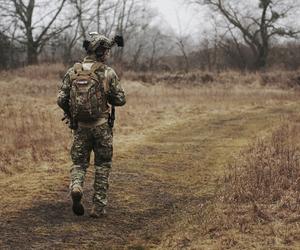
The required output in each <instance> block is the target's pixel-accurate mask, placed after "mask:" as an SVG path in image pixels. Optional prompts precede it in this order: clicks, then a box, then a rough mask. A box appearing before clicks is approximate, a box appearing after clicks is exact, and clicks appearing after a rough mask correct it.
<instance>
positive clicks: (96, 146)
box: [70, 122, 113, 209]
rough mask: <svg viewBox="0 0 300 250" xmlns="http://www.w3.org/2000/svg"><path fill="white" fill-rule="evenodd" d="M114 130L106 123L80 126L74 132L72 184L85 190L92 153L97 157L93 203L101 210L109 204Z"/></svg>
mask: <svg viewBox="0 0 300 250" xmlns="http://www.w3.org/2000/svg"><path fill="white" fill-rule="evenodd" d="M112 140H113V134H112V128H111V127H109V125H108V124H107V122H106V123H104V124H102V125H98V126H95V127H82V126H79V127H78V129H77V130H75V131H74V142H73V146H72V149H71V157H72V161H73V165H72V167H71V171H70V172H71V184H70V188H71V189H72V188H73V187H74V185H77V186H78V185H79V186H80V187H81V188H83V183H84V179H85V175H86V170H87V168H88V166H89V162H90V155H91V152H92V151H93V152H94V156H95V162H94V165H95V179H94V195H93V203H94V204H95V205H96V206H97V207H98V208H99V209H101V208H103V207H105V206H106V204H107V190H108V177H109V173H110V169H111V164H112V162H111V161H112V154H113V146H112Z"/></svg>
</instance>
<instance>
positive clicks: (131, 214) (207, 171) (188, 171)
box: [0, 105, 291, 249]
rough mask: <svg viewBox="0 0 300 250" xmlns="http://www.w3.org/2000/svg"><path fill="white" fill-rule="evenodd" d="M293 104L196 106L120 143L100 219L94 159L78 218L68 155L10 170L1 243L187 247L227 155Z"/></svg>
mask: <svg viewBox="0 0 300 250" xmlns="http://www.w3.org/2000/svg"><path fill="white" fill-rule="evenodd" d="M290 109H291V107H290V105H286V106H283V107H281V108H276V107H272V106H270V107H264V108H263V107H260V108H257V107H248V108H245V109H243V110H241V109H239V110H238V109H237V110H229V111H228V110H220V111H218V112H203V111H202V110H200V109H197V108H194V109H190V110H189V111H188V112H187V116H186V117H183V119H180V118H178V120H176V122H174V123H170V124H168V123H166V124H164V125H162V126H160V127H158V128H157V129H155V130H152V131H149V132H148V133H147V134H146V135H145V136H143V137H141V138H140V139H139V140H137V141H135V143H134V144H132V145H126V144H124V143H123V144H122V143H120V145H118V147H116V150H115V152H116V154H115V157H114V166H113V171H112V174H111V179H110V187H111V188H110V194H109V200H110V203H109V206H108V216H107V217H106V218H103V219H98V220H95V219H91V218H89V216H88V212H89V211H88V210H89V208H90V207H91V203H90V200H91V196H92V179H93V178H92V175H93V166H90V169H89V173H88V176H87V182H86V186H85V195H84V204H85V208H86V212H87V213H86V215H85V216H83V217H76V216H74V215H73V214H72V212H71V209H70V200H69V197H68V183H69V179H68V174H69V173H68V171H69V167H68V164H66V162H64V163H63V164H62V166H61V167H58V168H46V167H43V166H41V169H39V170H38V171H34V172H33V171H32V172H24V173H22V174H19V175H16V176H11V177H7V178H5V179H4V180H3V181H2V182H1V184H0V189H1V204H0V208H1V209H0V218H1V221H0V232H1V233H0V248H1V249H2V248H3V249H31V248H38V249H41V248H45V249H49V248H50V249H62V248H64V249H66V248H67V249H74V248H75V249H111V248H113V249H116V248H117V249H123V248H129V249H130V248H131V249H143V248H151V247H154V248H159V247H160V248H163V249H165V248H183V247H189V246H190V245H191V241H192V240H193V238H192V237H193V236H191V237H190V238H189V239H188V240H187V239H186V233H187V231H186V230H188V229H189V228H190V226H191V225H193V223H194V224H195V223H198V222H197V221H196V220H194V218H196V217H195V216H197V212H198V211H199V210H200V209H201V207H202V205H203V204H204V203H205V202H206V201H207V200H209V199H210V198H211V197H212V196H213V195H214V191H215V189H216V181H217V179H218V178H219V177H220V176H222V174H223V172H224V164H225V163H226V161H227V160H228V159H229V158H230V157H231V156H232V154H233V153H235V152H238V151H239V149H240V148H241V146H244V145H246V144H247V143H248V141H249V140H251V139H253V138H254V137H256V136H258V134H257V131H259V133H261V134H265V133H268V132H269V129H270V127H272V126H274V124H276V123H278V122H280V120H281V116H282V113H283V112H286V111H287V112H288V111H289V110H290ZM195 114H197V115H195ZM187 117H189V119H187ZM197 226H199V225H197ZM195 237H196V236H195ZM199 247H200V246H199Z"/></svg>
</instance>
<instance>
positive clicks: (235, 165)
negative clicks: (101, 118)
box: [0, 65, 300, 249]
mask: <svg viewBox="0 0 300 250" xmlns="http://www.w3.org/2000/svg"><path fill="white" fill-rule="evenodd" d="M61 68H62V67H61V65H49V66H46V65H44V66H35V67H28V68H25V69H21V70H17V71H14V72H2V73H1V74H2V77H1V81H0V86H1V88H0V93H1V95H2V98H1V99H0V104H1V105H0V107H1V118H2V119H1V124H0V134H1V137H0V140H1V147H0V178H1V182H0V188H1V190H2V194H3V195H2V196H1V205H0V216H1V220H0V229H1V232H3V233H2V235H1V236H0V246H1V245H2V246H7V247H12V248H13V249H19V248H20V249H21V248H22V249H24V248H26V249H27V248H57V249H62V248H64V249H66V248H67V249H102V248H105V249H111V248H112V249H116V248H118V249H123V248H125V249H126V248H129V249H148V248H155V249H224V248H235V249H249V248H259V249H287V248H290V249H297V247H298V246H299V244H300V239H299V237H298V236H297V234H299V229H298V228H299V221H300V220H298V217H297V216H296V215H297V212H298V211H299V209H298V206H296V205H295V204H297V202H295V201H297V197H298V196H299V193H298V191H297V188H295V186H294V185H292V184H291V183H290V182H288V184H285V185H284V181H282V180H283V179H284V178H281V179H280V178H278V179H276V180H278V183H279V181H281V182H280V183H283V184H282V185H279V184H278V185H275V184H274V183H273V184H272V185H271V184H270V178H269V179H268V178H265V179H264V178H263V177H264V176H265V175H266V174H264V171H262V170H261V169H263V168H260V169H258V170H259V171H260V172H259V171H256V169H255V167H257V166H267V167H269V168H272V169H274V173H275V174H274V175H272V176H271V177H272V178H273V177H274V178H275V177H276V176H277V177H278V176H284V177H286V179H288V180H289V179H291V180H292V181H291V182H293V183H294V182H295V183H298V174H297V173H298V172H297V170H298V162H297V160H295V161H287V159H286V158H284V156H285V155H288V156H291V157H294V158H297V157H296V156H297V152H298V151H297V150H298V149H297V143H298V138H299V136H298V135H299V128H298V126H297V125H293V124H297V121H299V115H298V112H299V111H300V108H299V107H300V106H299V105H300V101H299V96H300V95H299V92H298V91H297V89H296V88H291V85H292V84H290V83H291V82H292V80H289V84H286V83H283V82H282V83H278V84H277V83H276V84H272V83H273V82H274V81H273V80H272V79H277V81H278V73H277V78H276V77H275V78H272V77H271V76H273V75H272V74H271V73H270V74H269V75H268V74H266V73H265V75H263V76H261V75H259V74H246V75H245V74H240V73H236V72H227V73H222V74H219V75H212V76H213V79H212V81H206V80H203V79H208V78H207V77H206V78H205V75H206V74H207V73H205V74H204V73H203V75H202V76H201V74H202V73H201V74H200V73H197V74H199V75H197V74H196V73H195V74H194V75H196V79H194V78H193V77H192V76H187V78H186V79H187V80H186V82H184V78H182V77H179V76H177V78H176V77H175V76H168V77H166V76H161V77H156V78H155V79H154V80H153V79H152V78H150V80H149V81H148V82H147V81H146V80H148V78H145V79H146V80H145V79H144V78H143V79H144V80H143V79H142V80H143V81H142V80H140V78H141V77H140V76H134V75H133V73H127V74H126V73H125V74H124V77H126V79H127V80H123V86H124V88H125V90H126V93H127V99H128V103H127V105H126V106H125V107H123V108H120V109H118V110H117V121H116V127H115V131H114V135H115V137H114V150H115V151H114V166H113V171H112V175H111V181H110V182H111V188H110V203H109V206H108V212H109V214H108V217H107V218H104V219H102V220H92V219H90V218H89V217H88V216H84V217H82V218H78V217H75V216H73V215H72V213H71V210H70V201H69V197H68V182H69V179H68V178H69V166H70V164H71V162H70V157H69V153H68V152H69V149H70V145H71V140H72V134H71V132H70V131H69V130H68V128H67V126H66V125H64V124H63V123H62V122H61V121H60V119H61V117H62V112H61V111H60V110H59V108H58V107H57V106H56V94H57V85H58V84H59V81H60V80H59V75H61V74H62V72H63V70H61ZM281 74H282V75H281V79H284V77H283V74H284V73H283V72H281ZM289 74H291V75H292V76H293V77H291V78H290V79H296V78H294V76H295V75H296V73H295V72H293V73H289ZM266 75H268V77H269V78H268V79H267V80H266ZM275 75H276V74H275ZM178 77H179V78H178ZM201 77H204V78H201ZM273 77H274V76H273ZM198 78H199V82H197V79H198ZM128 79H130V80H128ZM170 79H171V80H172V81H171V80H170ZM270 79H271V80H270ZM287 123H289V125H288V126H287V125H286V126H284V127H283V124H287ZM285 127H289V129H285ZM278 131H279V132H278ZM280 131H281V132H280ZM280 133H281V134H282V135H283V136H281V137H280V136H278V134H280ZM272 138H273V139H272ZM274 138H275V139H274ZM284 138H289V139H288V141H286V140H285V139H284ZM257 139H259V140H260V143H256V141H257ZM275 142H276V143H277V144H280V145H281V147H277V148H279V149H280V150H279V151H275V153H274V152H273V151H272V149H273V148H274V147H275V146H274V145H277V144H276V143H275ZM262 145H263V146H262ZM285 145H293V148H286V147H285ZM275 148H276V147H275ZM251 149H252V151H251ZM269 149H270V150H269ZM255 150H256V151H255ZM240 152H242V153H240ZM253 152H254V153H253ZM269 152H273V154H271V153H269ZM278 152H281V154H278ZM260 153H261V154H260ZM276 155H280V156H282V157H279V158H278V157H277V158H276V157H275V156H276ZM294 158H293V159H294ZM262 159H267V160H266V161H263V160H262ZM273 159H275V160H274V161H272V160H273ZM288 159H290V158H288ZM280 160H281V161H280ZM262 162H263V163H262ZM274 162H275V163H276V162H279V163H280V164H277V165H276V164H275V163H274ZM286 162H287V163H288V164H286ZM273 166H275V167H274V168H273ZM280 166H289V168H288V171H283V170H282V168H281V167H280ZM253 169H254V170H253ZM290 169H291V170H290ZM248 170H249V171H248ZM257 172H259V173H261V175H259V176H260V177H259V178H260V179H259V180H261V179H263V180H264V181H262V182H259V183H263V184H262V185H261V186H257V185H256V182H257V177H256V175H255V173H257ZM267 173H268V174H269V173H270V171H269V172H267ZM272 173H273V172H272ZM232 176H235V178H233V177H232ZM268 176H269V175H268ZM87 178H88V180H87V183H86V187H85V188H86V192H85V196H84V203H85V205H86V207H87V208H89V207H90V206H91V202H90V200H91V195H92V179H93V166H90V168H89V173H88V177H87ZM272 178H271V179H272ZM268 180H269V182H268ZM243 184H245V185H243ZM244 187H245V188H244ZM254 187H255V188H256V189H255V188H254ZM270 187H271V188H274V189H276V190H277V191H278V190H279V191H278V192H279V193H280V191H281V190H284V192H281V193H280V195H277V196H276V199H275V198H274V199H267V198H266V197H268V194H269V193H270V194H273V193H275V191H274V192H269V193H268V192H267V191H265V192H261V194H258V195H257V196H255V197H253V195H252V196H251V195H250V196H249V195H247V194H249V193H250V194H253V193H255V194H256V193H257V192H256V191H257V190H262V191H264V190H267V188H270ZM284 187H285V189H284ZM239 190H242V191H243V192H240V191H239ZM272 190H273V189H272ZM278 192H277V193H278ZM289 192H290V194H292V195H291V197H294V198H293V199H292V201H289V202H287V201H286V202H285V200H284V197H285V199H287V198H289ZM229 194H230V195H229ZM245 194H246V195H245ZM236 197H238V198H242V197H248V199H246V198H243V199H238V198H236ZM249 197H251V199H250V198H249ZM290 200H291V199H290ZM280 202H281V203H280ZM278 204H281V205H282V204H283V205H282V206H279V205H278ZM286 204H291V206H286ZM280 209H281V210H280ZM289 209H294V210H293V213H290V212H289V211H290V210H289ZM267 218H268V219H267Z"/></svg>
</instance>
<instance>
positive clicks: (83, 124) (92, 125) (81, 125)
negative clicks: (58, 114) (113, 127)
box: [78, 118, 108, 128]
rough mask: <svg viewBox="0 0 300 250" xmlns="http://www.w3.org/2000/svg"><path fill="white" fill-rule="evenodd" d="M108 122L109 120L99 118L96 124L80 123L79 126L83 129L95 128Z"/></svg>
mask: <svg viewBox="0 0 300 250" xmlns="http://www.w3.org/2000/svg"><path fill="white" fill-rule="evenodd" d="M107 121H108V119H107V118H99V119H98V120H97V121H94V122H78V126H79V127H83V128H94V127H96V126H99V125H102V124H104V123H106V122H107Z"/></svg>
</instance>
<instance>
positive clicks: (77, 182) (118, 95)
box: [57, 55, 126, 210]
mask: <svg viewBox="0 0 300 250" xmlns="http://www.w3.org/2000/svg"><path fill="white" fill-rule="evenodd" d="M85 63H87V64H91V63H96V57H94V56H91V55H90V56H87V57H86V58H85V59H84V61H83V64H85ZM105 69H106V73H105V71H104V72H103V71H95V73H96V75H97V76H98V77H99V79H103V78H104V77H106V78H107V83H108V88H109V89H108V92H107V94H105V95H106V96H105V100H107V102H106V106H107V116H104V117H103V118H99V119H98V121H95V122H92V123H82V122H79V124H78V128H77V129H76V130H74V142H73V146H72V149H71V157H72V161H73V165H72V167H71V184H70V189H71V190H72V188H73V187H74V186H77V187H80V189H81V190H82V188H83V183H84V179H85V174H86V170H87V168H88V166H89V161H90V154H91V151H93V152H94V155H95V162H94V165H95V180H94V196H93V203H94V205H95V206H96V207H98V208H99V209H100V210H101V209H103V208H104V207H105V206H106V204H107V190H108V177H109V172H110V169H111V165H112V155H113V145H112V144H113V132H112V128H111V127H110V126H109V125H108V122H107V118H108V112H109V106H108V105H107V103H109V104H111V105H114V106H122V105H124V104H125V102H126V100H125V94H124V90H123V89H122V87H121V85H120V82H119V79H118V77H117V75H116V73H115V71H114V70H113V69H112V68H110V67H108V66H106V65H105ZM73 70H74V69H73V68H71V69H69V71H68V72H67V74H66V75H65V77H64V79H63V82H62V85H61V87H60V91H59V94H58V101H57V102H58V105H59V106H60V107H61V108H62V109H63V110H67V108H68V105H69V102H70V89H71V81H70V74H72V71H73Z"/></svg>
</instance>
